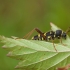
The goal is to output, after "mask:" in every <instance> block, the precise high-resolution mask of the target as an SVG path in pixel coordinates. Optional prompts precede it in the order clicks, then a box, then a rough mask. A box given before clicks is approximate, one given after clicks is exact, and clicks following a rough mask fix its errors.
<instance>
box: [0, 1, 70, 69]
mask: <svg viewBox="0 0 70 70" xmlns="http://www.w3.org/2000/svg"><path fill="white" fill-rule="evenodd" d="M50 22H53V23H54V24H56V25H57V26H59V27H60V28H61V29H63V30H64V31H65V30H66V29H67V28H68V27H69V26H70V0H0V35H4V36H6V37H11V36H16V37H21V38H22V37H23V36H24V35H26V34H27V33H28V32H29V31H31V30H32V29H33V28H35V27H38V28H39V29H41V30H42V31H43V32H47V31H48V30H50V24H49V23H50ZM36 34H37V33H36ZM7 53H8V52H7V51H6V50H4V49H2V47H1V46H0V70H15V69H14V67H15V66H16V65H17V64H18V61H17V60H15V59H12V58H9V57H6V54H7Z"/></svg>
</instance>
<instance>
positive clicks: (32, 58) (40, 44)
mask: <svg viewBox="0 0 70 70" xmlns="http://www.w3.org/2000/svg"><path fill="white" fill-rule="evenodd" d="M51 26H52V29H53V30H57V29H58V27H57V26H55V25H54V24H51ZM0 40H1V42H2V43H4V45H3V48H5V49H7V50H8V51H9V53H8V54H7V56H9V57H11V58H14V59H18V60H20V62H19V64H18V65H17V66H16V67H15V68H20V69H23V70H55V69H56V68H58V67H59V66H61V67H62V66H65V65H66V64H69V63H70V44H69V43H70V39H69V38H67V40H66V41H63V43H64V44H66V45H67V46H63V45H62V44H54V45H55V47H56V49H57V52H56V50H55V49H54V46H53V44H52V43H50V42H45V41H36V40H26V39H12V38H7V37H4V36H0Z"/></svg>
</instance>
